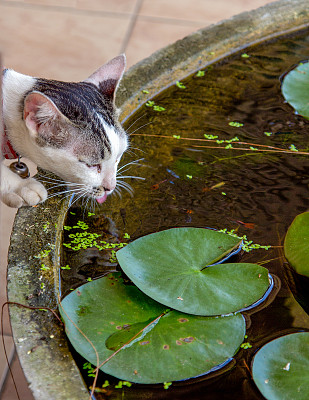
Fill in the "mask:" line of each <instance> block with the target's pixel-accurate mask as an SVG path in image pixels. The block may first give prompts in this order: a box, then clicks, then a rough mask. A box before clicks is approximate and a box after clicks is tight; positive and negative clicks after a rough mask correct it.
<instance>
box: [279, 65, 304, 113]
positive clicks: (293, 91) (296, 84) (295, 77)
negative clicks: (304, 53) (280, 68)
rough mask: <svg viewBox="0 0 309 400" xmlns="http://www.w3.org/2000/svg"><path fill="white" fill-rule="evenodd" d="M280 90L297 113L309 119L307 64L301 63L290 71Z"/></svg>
mask: <svg viewBox="0 0 309 400" xmlns="http://www.w3.org/2000/svg"><path fill="white" fill-rule="evenodd" d="M281 90H282V94H283V96H284V98H285V100H286V101H287V102H288V103H289V104H290V105H291V106H292V107H293V108H294V109H295V110H296V111H297V113H298V114H300V115H302V116H304V117H305V118H309V63H301V64H299V65H298V66H297V67H296V68H294V69H293V70H292V71H290V72H289V73H288V74H287V75H286V76H285V77H284V79H283V82H282V86H281Z"/></svg>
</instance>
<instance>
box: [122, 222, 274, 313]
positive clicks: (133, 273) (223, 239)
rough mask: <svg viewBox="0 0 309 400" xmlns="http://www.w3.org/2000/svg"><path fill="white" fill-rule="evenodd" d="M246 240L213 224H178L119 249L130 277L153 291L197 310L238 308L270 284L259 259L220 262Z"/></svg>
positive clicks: (165, 299)
mask: <svg viewBox="0 0 309 400" xmlns="http://www.w3.org/2000/svg"><path fill="white" fill-rule="evenodd" d="M240 245H241V240H239V239H238V238H235V237H231V236H229V235H225V234H223V233H219V232H217V231H214V230H211V229H203V228H173V229H168V230H165V231H162V232H157V233H153V234H150V235H147V236H143V237H141V238H139V239H137V240H135V241H134V242H131V243H130V244H128V245H127V246H126V247H125V248H123V249H121V250H119V251H118V252H117V259H118V262H119V264H120V266H121V268H122V269H123V270H124V272H125V273H126V274H127V276H128V277H129V278H130V279H131V280H132V281H133V282H134V283H135V284H136V285H137V286H138V287H139V288H140V289H141V290H142V291H143V292H144V293H146V294H147V295H148V296H150V297H151V298H153V299H154V300H156V301H159V302H160V303H163V304H165V305H166V306H168V307H172V308H174V309H176V310H178V311H182V312H186V313H190V314H195V315H222V314H229V313H231V312H237V311H240V310H242V309H244V308H247V307H249V306H250V305H252V304H253V303H255V302H256V301H258V300H259V299H260V298H261V297H262V296H263V295H264V293H265V292H266V290H267V288H268V286H269V279H268V271H267V270H266V269H265V268H263V267H260V266H259V265H256V264H248V263H242V264H240V263H231V264H220V265H215V264H218V263H219V262H222V261H224V260H226V259H227V258H229V255H230V254H232V253H233V251H234V250H235V249H238V248H239V247H240Z"/></svg>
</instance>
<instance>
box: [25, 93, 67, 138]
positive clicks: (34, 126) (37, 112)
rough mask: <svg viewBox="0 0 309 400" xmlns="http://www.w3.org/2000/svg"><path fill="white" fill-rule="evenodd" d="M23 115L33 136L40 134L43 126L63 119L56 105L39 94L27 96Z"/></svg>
mask: <svg viewBox="0 0 309 400" xmlns="http://www.w3.org/2000/svg"><path fill="white" fill-rule="evenodd" d="M23 113H24V114H23V117H24V121H25V124H26V126H27V128H28V129H29V131H30V133H31V134H32V135H33V136H37V135H38V134H40V128H41V126H42V125H46V124H47V123H50V122H52V121H53V120H55V119H58V118H59V117H62V114H61V112H60V111H59V110H58V108H57V107H56V105H55V104H54V103H53V102H52V101H51V100H50V99H49V98H48V97H46V96H45V95H44V94H42V93H39V92H32V93H30V94H28V95H27V96H26V98H25V101H24V112H23Z"/></svg>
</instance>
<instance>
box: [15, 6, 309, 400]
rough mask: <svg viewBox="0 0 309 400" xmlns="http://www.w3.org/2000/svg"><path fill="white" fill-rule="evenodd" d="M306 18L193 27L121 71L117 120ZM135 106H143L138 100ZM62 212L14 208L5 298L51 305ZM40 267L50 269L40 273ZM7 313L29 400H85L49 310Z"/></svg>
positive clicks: (295, 13) (285, 14) (288, 15)
mask: <svg viewBox="0 0 309 400" xmlns="http://www.w3.org/2000/svg"><path fill="white" fill-rule="evenodd" d="M308 17H309V7H308V0H294V1H290V0H282V1H277V2H275V3H272V4H269V5H267V6H265V7H261V8H259V9H257V10H255V11H252V12H249V13H243V14H240V15H238V16H235V17H233V18H231V19H229V20H227V21H223V22H220V23H219V24H217V25H213V26H211V27H208V28H205V29H202V30H199V31H197V32H195V33H193V34H192V35H190V36H188V37H186V38H185V39H183V40H181V41H178V42H176V43H174V44H172V45H170V46H167V47H166V48H164V49H162V50H160V51H158V52H156V53H154V54H153V55H152V56H150V57H149V58H147V59H145V60H143V61H141V62H140V63H138V64H136V65H135V66H133V67H132V68H131V69H130V70H129V71H128V72H127V73H126V74H125V76H124V79H123V81H122V83H121V86H120V88H119V92H118V98H117V104H118V106H119V107H120V108H121V110H122V112H121V119H122V120H123V119H125V118H126V117H128V116H129V115H130V114H131V113H132V112H133V111H134V110H135V109H136V108H137V107H139V106H140V105H141V91H142V90H143V89H147V90H148V91H149V97H148V98H150V97H152V96H153V95H154V94H156V93H158V92H159V91H161V90H163V89H164V88H165V87H167V86H169V85H171V84H173V83H174V82H175V81H176V80H181V79H183V78H184V77H185V76H187V75H189V74H191V73H194V72H195V71H197V70H199V69H201V68H203V67H205V66H207V64H209V63H211V62H213V61H214V60H218V59H220V58H223V57H225V56H227V55H229V54H231V53H233V52H235V51H240V50H241V49H243V48H245V47H246V46H248V45H250V44H254V43H256V42H259V41H263V40H265V39H267V38H271V37H275V36H277V35H279V34H280V33H282V32H286V31H291V32H292V31H293V30H298V29H299V28H300V27H301V26H305V25H306V24H307V25H309V24H308V20H309V18H308ZM210 53H211V54H210ZM212 53H214V54H212ZM143 101H147V99H146V98H145V96H144V95H143ZM66 209H67V203H65V202H62V203H61V202H60V200H59V199H58V198H51V199H50V200H48V201H46V202H45V203H44V204H43V205H40V206H38V207H28V208H23V209H20V210H19V211H18V213H17V216H16V219H15V223H14V228H13V231H12V236H11V246H10V251H9V265H8V296H9V301H11V302H18V303H21V304H25V305H28V306H32V307H50V308H54V309H56V308H57V297H58V294H59V291H58V283H59V277H58V276H59V268H60V265H59V254H60V249H61V247H60V245H61V232H62V227H63V223H64V220H65V216H66ZM42 250H51V251H50V252H49V253H48V255H47V257H43V258H42V257H39V254H40V253H41V251H42ZM42 264H45V266H47V267H49V268H50V269H48V270H46V271H42V270H41V269H40V268H41V265H42ZM42 283H44V287H41V285H42ZM10 315H11V324H12V329H13V334H14V340H15V343H16V346H17V352H18V355H19V358H20V361H21V364H22V367H23V369H24V372H25V375H26V377H27V379H28V381H29V383H30V387H31V389H32V391H33V394H34V397H35V399H37V400H42V399H49V400H86V399H88V398H89V394H88V392H87V389H86V387H85V386H84V383H83V380H82V378H81V377H80V374H79V371H78V369H77V367H76V365H75V363H74V360H73V358H72V356H71V353H70V351H69V348H68V344H67V341H66V338H65V334H64V330H63V326H62V325H61V324H60V323H59V321H58V320H57V319H56V318H55V317H54V316H53V315H52V314H51V313H49V312H46V311H38V310H30V309H25V308H20V307H17V306H13V305H12V306H11V307H10Z"/></svg>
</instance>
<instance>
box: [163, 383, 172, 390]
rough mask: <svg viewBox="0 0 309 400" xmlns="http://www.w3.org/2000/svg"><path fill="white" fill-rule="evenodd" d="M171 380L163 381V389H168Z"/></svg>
mask: <svg viewBox="0 0 309 400" xmlns="http://www.w3.org/2000/svg"><path fill="white" fill-rule="evenodd" d="M171 384H172V382H164V383H163V387H164V389H169V387H170V386H171Z"/></svg>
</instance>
